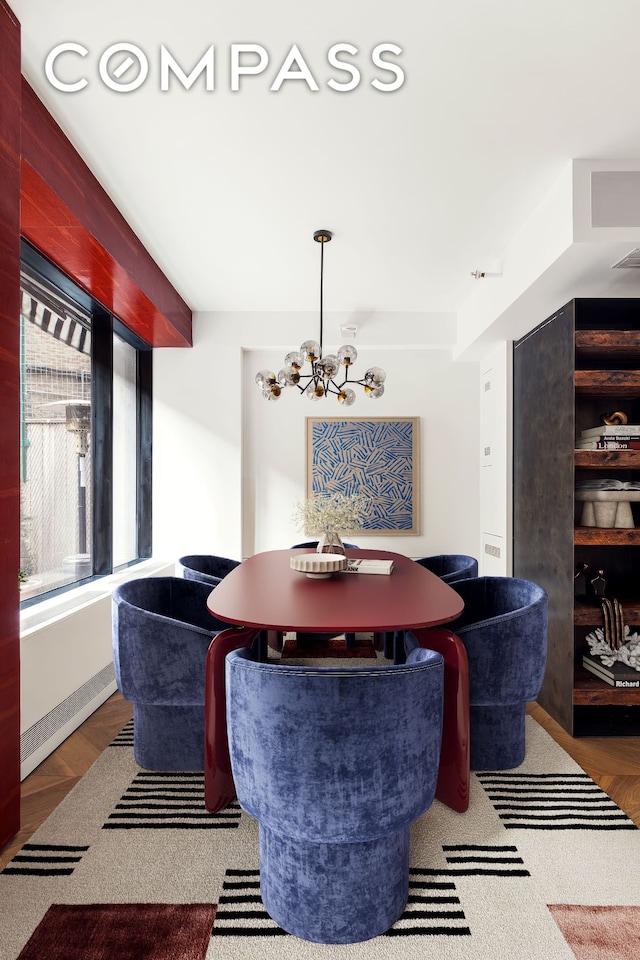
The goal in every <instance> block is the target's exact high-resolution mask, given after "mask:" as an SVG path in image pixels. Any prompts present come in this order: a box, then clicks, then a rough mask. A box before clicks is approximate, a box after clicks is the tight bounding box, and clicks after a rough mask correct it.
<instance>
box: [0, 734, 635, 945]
mask: <svg viewBox="0 0 640 960" xmlns="http://www.w3.org/2000/svg"><path fill="white" fill-rule="evenodd" d="M353 895H354V898H357V896H358V892H357V890H354V892H353ZM52 904H58V905H83V904H84V905H92V904H93V905H95V904H112V905H118V904H119V905H122V912H123V914H124V913H125V912H126V910H127V909H129V908H130V907H131V905H141V904H200V905H203V904H211V905H214V906H215V907H216V912H215V920H214V923H213V927H212V931H211V937H210V939H209V940H208V942H207V945H206V953H204V954H202V960H205V958H206V960H214V958H215V960H254V958H267V957H270V956H273V957H274V958H275V957H278V958H280V957H282V958H285V960H305V958H322V960H324V958H327V960H347V958H356V960H357V958H363V960H364V958H365V957H366V958H367V960H369V958H372V960H376V958H380V960H431V958H433V960H435V958H438V960H503V958H504V960H542V958H544V960H576V958H578V960H627V958H629V960H630V958H634V960H635V958H638V957H640V831H638V829H637V828H636V826H635V825H634V823H633V822H632V821H631V820H630V819H629V818H628V817H627V816H626V815H625V814H624V813H623V812H622V811H621V810H620V809H619V807H617V806H616V804H615V803H614V802H613V801H612V800H611V799H610V798H609V797H608V796H607V795H606V794H605V793H604V792H603V791H602V790H601V789H600V788H599V787H598V786H597V785H596V784H595V783H594V782H593V781H592V780H591V779H590V778H589V777H588V776H587V775H586V774H585V773H584V772H583V771H582V770H581V769H580V767H578V766H577V764H575V763H574V761H573V760H572V759H571V758H570V757H569V756H568V755H567V754H566V753H565V752H564V751H563V750H562V749H561V748H560V747H559V746H558V745H557V744H556V743H555V742H554V741H553V740H552V739H551V738H550V737H549V736H548V735H547V734H546V733H545V731H544V730H543V729H542V728H541V727H540V726H539V725H538V724H537V723H536V722H535V721H534V720H533V719H531V718H530V717H528V718H527V759H526V761H525V763H524V764H523V765H522V766H521V767H519V768H518V769H516V770H512V771H503V772H500V773H497V772H492V771H487V772H483V773H479V774H475V775H473V776H472V785H471V803H470V808H469V810H468V812H467V813H465V814H459V813H455V812H453V811H452V810H450V809H448V808H447V807H444V806H443V805H442V804H440V803H438V802H435V803H434V805H433V807H432V808H431V810H430V811H428V812H427V813H426V814H424V816H423V817H421V818H420V820H419V821H417V822H416V823H415V824H414V826H413V828H412V834H411V874H410V888H409V900H408V903H407V906H406V909H405V911H404V914H403V915H402V917H401V918H400V920H399V921H398V922H397V923H396V924H395V925H394V926H393V927H392V928H391V930H389V931H388V932H387V933H386V934H385V935H384V936H381V937H377V938H375V939H374V940H371V941H368V942H366V943H362V944H354V945H350V946H344V947H343V946H322V945H318V944H311V943H306V942H304V941H300V940H298V939H296V938H295V937H292V936H290V935H289V934H286V933H285V932H284V931H283V930H281V929H280V928H279V927H278V926H277V925H276V924H275V923H274V922H273V920H271V918H270V917H269V916H268V914H267V913H266V911H265V909H264V906H263V904H262V901H261V898H260V874H259V862H258V830H257V824H256V823H255V822H254V821H253V820H252V819H251V817H249V816H248V815H247V814H245V813H243V812H242V811H241V809H240V807H239V806H238V805H237V804H232V805H231V806H230V807H228V808H227V809H226V810H223V811H221V812H220V813H218V814H209V813H208V812H207V811H206V809H205V807H204V802H203V777H202V774H194V773H162V772H161V773H154V772H151V771H146V770H142V769H140V767H138V766H137V764H136V763H135V760H134V759H133V750H132V730H131V726H130V725H127V727H125V728H124V730H123V731H122V733H121V734H120V735H119V736H118V737H116V739H115V740H114V741H113V743H112V744H111V746H110V747H109V748H108V749H107V750H106V751H105V752H104V754H103V755H102V756H101V757H100V758H99V759H98V760H97V761H96V763H95V764H94V765H93V767H92V768H91V769H90V770H89V772H88V773H87V774H86V776H85V777H83V779H82V780H81V781H80V783H79V784H78V785H77V786H76V787H75V789H74V790H73V791H72V792H71V793H70V794H69V796H68V797H67V798H66V799H65V800H64V801H63V802H62V804H61V805H60V806H59V807H58V808H57V809H56V811H55V812H54V813H53V814H52V815H51V816H50V817H49V819H48V820H47V821H46V822H45V823H44V824H43V826H42V827H41V828H40V829H39V830H38V831H37V833H36V834H35V835H34V836H33V837H32V839H31V840H30V841H29V843H27V844H25V846H24V847H23V848H22V850H21V851H20V852H19V853H18V854H17V855H16V856H15V857H14V859H13V860H12V861H11V862H10V863H9V864H8V865H7V867H6V868H5V869H4V871H3V872H2V873H1V874H0V923H1V930H2V936H1V937H0V960H16V958H17V957H18V956H19V955H20V952H21V950H22V948H23V947H24V945H25V944H26V943H27V941H28V940H29V938H30V937H31V936H32V934H34V931H37V930H39V934H37V935H39V936H40V939H41V940H43V942H46V936H44V933H45V932H46V931H45V929H44V927H43V926H41V924H42V925H44V924H46V920H45V919H44V918H45V914H46V912H47V910H48V908H49V907H50V906H51V905H52ZM125 905H126V906H125ZM322 909H323V906H322V903H321V902H320V903H318V910H322ZM78 916H79V920H78V923H81V922H82V919H81V918H82V913H81V912H80V913H79V915H78ZM37 935H34V936H37ZM625 951H627V952H625ZM57 955H58V954H56V956H57ZM82 955H83V956H84V954H82ZM105 955H108V953H107V954H105ZM154 955H155V954H154V953H153V952H152V953H149V954H148V956H149V957H150V958H152V957H153V956H154ZM158 955H160V953H158ZM163 955H164V954H163ZM60 956H65V954H64V952H63V953H61V954H60ZM76 956H77V954H76V953H72V954H69V960H76ZM146 956H147V954H146V953H145V957H146ZM43 960H44V958H43ZM114 960H115V954H114Z"/></svg>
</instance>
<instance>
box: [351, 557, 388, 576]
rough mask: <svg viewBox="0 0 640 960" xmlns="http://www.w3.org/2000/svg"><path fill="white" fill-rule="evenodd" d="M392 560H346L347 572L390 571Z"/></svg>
mask: <svg viewBox="0 0 640 960" xmlns="http://www.w3.org/2000/svg"><path fill="white" fill-rule="evenodd" d="M392 570H393V560H370V559H366V560H354V559H351V558H349V559H348V560H347V570H346V572H347V573H383V574H384V573H386V574H388V573H391V571H392Z"/></svg>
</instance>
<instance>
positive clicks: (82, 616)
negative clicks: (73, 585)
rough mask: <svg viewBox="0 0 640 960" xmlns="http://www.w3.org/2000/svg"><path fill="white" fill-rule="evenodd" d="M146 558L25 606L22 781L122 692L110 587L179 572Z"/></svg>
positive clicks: (22, 684) (21, 657) (22, 627)
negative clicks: (116, 664) (118, 682)
mask: <svg viewBox="0 0 640 960" xmlns="http://www.w3.org/2000/svg"><path fill="white" fill-rule="evenodd" d="M175 569H176V566H175V563H173V562H169V563H167V562H164V561H145V562H144V563H141V564H138V565H136V566H135V567H130V568H128V569H127V570H126V571H123V572H122V573H120V574H114V575H113V576H111V577H105V578H104V580H100V581H94V582H93V583H91V584H88V585H87V586H85V587H78V588H77V589H76V590H70V591H69V592H68V593H64V594H60V595H59V596H58V597H53V598H52V599H50V600H45V601H42V603H38V604H34V605H33V606H31V607H28V608H27V609H26V610H23V611H22V614H21V629H20V696H21V705H20V761H21V762H20V777H21V779H24V778H25V777H26V776H27V775H28V774H29V773H31V772H32V770H34V769H35V768H36V767H37V766H38V764H40V763H42V761H43V760H44V759H45V758H46V757H48V756H49V754H50V753H52V752H53V750H55V749H56V747H58V746H59V745H60V744H61V743H62V741H63V740H65V739H66V738H67V737H68V736H69V735H70V734H71V733H73V731H74V730H75V729H77V727H79V726H80V724H81V723H82V722H83V721H84V720H86V719H87V717H88V716H90V715H91V714H92V713H93V712H94V711H95V710H97V709H98V707H99V706H100V705H101V704H102V703H104V701H105V700H107V699H108V698H109V697H110V696H111V694H112V693H114V691H115V690H116V682H115V676H114V668H113V656H112V648H111V592H112V590H113V588H114V587H115V586H116V585H117V584H118V583H123V582H124V581H125V580H131V579H134V578H136V577H143V576H145V577H148V576H174V575H175Z"/></svg>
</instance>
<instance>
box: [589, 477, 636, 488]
mask: <svg viewBox="0 0 640 960" xmlns="http://www.w3.org/2000/svg"><path fill="white" fill-rule="evenodd" d="M576 490H640V480H617V479H615V478H614V477H606V478H602V479H598V480H578V481H577V483H576Z"/></svg>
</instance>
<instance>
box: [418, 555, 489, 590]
mask: <svg viewBox="0 0 640 960" xmlns="http://www.w3.org/2000/svg"><path fill="white" fill-rule="evenodd" d="M416 562H417V563H419V564H420V566H421V567H426V569H427V570H430V571H431V573H435V575H436V576H437V577H440V579H441V580H444V582H445V583H454V582H455V581H456V580H464V579H466V578H468V577H477V576H478V561H477V560H476V559H475V557H468V556H467V555H466V554H463V553H439V554H436V555H435V556H433V557H422V559H421V560H417V561H416Z"/></svg>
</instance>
